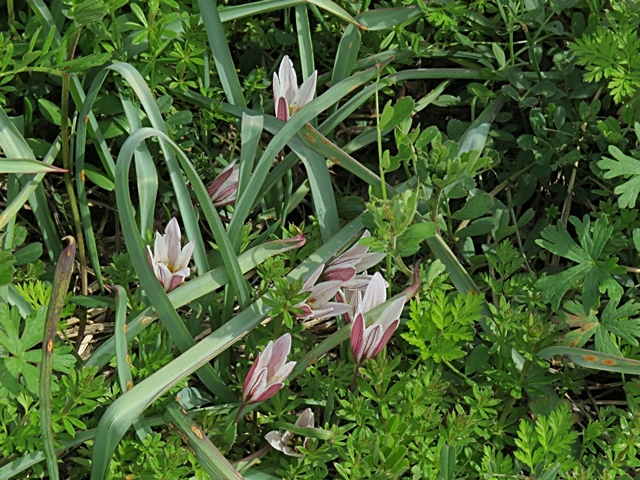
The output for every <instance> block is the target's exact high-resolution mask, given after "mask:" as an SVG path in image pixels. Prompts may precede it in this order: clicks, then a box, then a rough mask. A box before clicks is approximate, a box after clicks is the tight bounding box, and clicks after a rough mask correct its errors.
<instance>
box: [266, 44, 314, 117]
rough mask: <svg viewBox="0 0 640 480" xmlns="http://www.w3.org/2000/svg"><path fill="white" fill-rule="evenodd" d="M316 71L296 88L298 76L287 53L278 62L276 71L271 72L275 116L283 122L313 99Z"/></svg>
mask: <svg viewBox="0 0 640 480" xmlns="http://www.w3.org/2000/svg"><path fill="white" fill-rule="evenodd" d="M317 76H318V72H317V71H314V72H313V73H312V74H311V76H310V77H309V78H307V79H306V80H305V81H304V83H303V84H302V85H301V86H300V89H299V90H298V78H297V76H296V71H295V70H294V68H293V62H292V61H291V60H290V59H289V55H285V56H284V58H283V59H282V62H280V69H279V72H278V73H275V72H273V102H274V104H275V110H276V117H277V118H279V119H280V120H284V121H285V122H286V121H287V120H289V119H290V118H291V116H292V115H294V114H295V113H297V112H298V111H300V109H301V108H302V107H304V106H305V105H306V104H307V103H309V102H310V101H311V100H313V96H314V95H315V92H316V80H317Z"/></svg>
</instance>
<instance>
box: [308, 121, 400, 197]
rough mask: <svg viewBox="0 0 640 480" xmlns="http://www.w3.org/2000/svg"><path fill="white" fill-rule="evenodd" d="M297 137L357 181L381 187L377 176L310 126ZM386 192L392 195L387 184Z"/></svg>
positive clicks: (391, 190)
mask: <svg viewBox="0 0 640 480" xmlns="http://www.w3.org/2000/svg"><path fill="white" fill-rule="evenodd" d="M298 137H299V138H300V139H301V140H302V142H303V143H304V144H305V145H307V146H308V147H309V148H311V149H312V150H313V151H315V152H318V153H319V154H321V155H323V156H324V157H325V158H328V159H329V160H330V161H331V162H333V163H335V164H337V165H340V166H341V167H343V168H344V169H345V170H347V171H349V172H351V173H353V174H354V175H355V176H357V177H358V178H359V179H361V180H363V181H365V182H366V183H367V184H369V185H371V186H372V187H374V188H380V186H381V185H382V183H381V180H380V176H379V175H378V174H376V173H374V172H372V171H371V170H369V169H368V168H367V167H365V166H364V165H362V164H361V163H360V162H358V161H357V160H356V159H355V158H353V157H352V156H351V155H349V154H348V153H346V152H344V151H343V150H342V149H341V148H340V147H338V146H337V145H335V144H334V143H332V142H331V141H329V140H328V139H327V138H326V137H324V136H323V135H322V134H321V133H320V132H318V131H317V130H316V129H315V128H313V127H312V126H311V125H308V124H307V125H305V126H304V128H303V129H302V131H301V132H300V133H299V134H298ZM374 139H375V138H374ZM387 191H389V192H391V193H392V192H393V187H391V186H390V185H388V184H387Z"/></svg>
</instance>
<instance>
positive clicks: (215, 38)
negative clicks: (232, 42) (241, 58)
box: [198, 0, 246, 107]
mask: <svg viewBox="0 0 640 480" xmlns="http://www.w3.org/2000/svg"><path fill="white" fill-rule="evenodd" d="M198 7H199V8H200V15H201V17H202V21H203V23H204V28H205V30H206V32H207V38H208V39H209V46H210V47H211V52H212V54H213V61H214V62H215V64H216V69H217V70H218V76H219V77H220V81H221V82H222V88H223V89H224V93H225V95H226V96H227V99H228V100H229V103H231V104H233V105H238V106H241V107H245V106H246V103H245V101H244V94H243V93H242V87H241V86H240V80H239V79H238V74H237V72H236V66H235V65H234V63H233V59H232V58H231V51H230V50H229V43H228V42H227V39H226V37H225V34H224V27H223V26H222V22H221V21H220V15H219V14H218V6H217V4H216V1H215V0H198Z"/></svg>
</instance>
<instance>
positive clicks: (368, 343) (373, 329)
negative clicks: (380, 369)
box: [362, 324, 384, 360]
mask: <svg viewBox="0 0 640 480" xmlns="http://www.w3.org/2000/svg"><path fill="white" fill-rule="evenodd" d="M383 333H384V331H383V330H382V326H380V325H379V324H373V325H371V326H370V327H368V328H366V329H365V331H364V342H363V343H364V345H363V347H362V359H363V360H366V359H368V358H373V352H374V351H375V349H376V348H377V346H378V343H379V342H380V340H381V339H382V336H383Z"/></svg>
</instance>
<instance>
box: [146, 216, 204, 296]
mask: <svg viewBox="0 0 640 480" xmlns="http://www.w3.org/2000/svg"><path fill="white" fill-rule="evenodd" d="M194 245H195V241H194V240H191V241H190V242H189V243H187V244H186V245H185V246H184V248H183V249H182V250H180V227H179V226H178V221H177V220H176V219H175V218H172V219H171V220H170V221H169V223H168V224H167V228H166V229H165V233H164V235H160V233H159V232H156V240H155V243H154V245H153V252H151V248H149V246H147V253H148V254H149V262H151V266H152V267H153V271H154V272H155V274H156V277H157V278H158V280H159V281H160V283H161V284H162V286H163V288H164V290H165V291H166V292H170V291H171V290H173V289H174V288H176V287H177V286H178V285H180V284H181V283H182V282H183V281H184V279H185V278H187V277H188V276H189V273H191V271H190V270H189V267H187V265H189V261H190V260H191V255H192V254H193V247H194Z"/></svg>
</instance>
